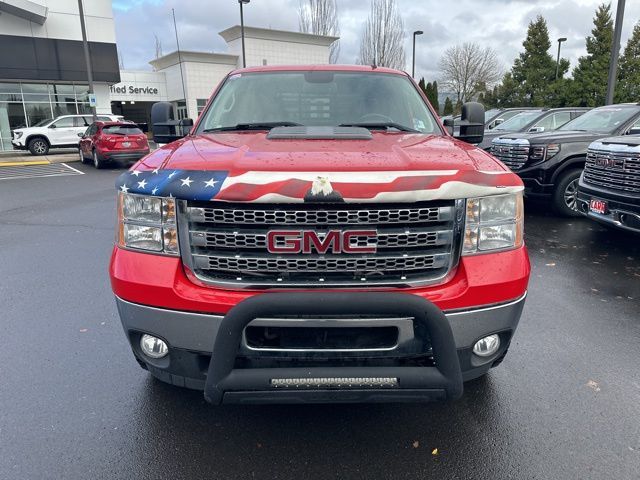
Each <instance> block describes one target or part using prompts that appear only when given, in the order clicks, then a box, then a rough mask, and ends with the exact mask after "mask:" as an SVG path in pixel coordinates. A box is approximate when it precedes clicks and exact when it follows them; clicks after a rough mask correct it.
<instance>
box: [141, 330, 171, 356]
mask: <svg viewBox="0 0 640 480" xmlns="http://www.w3.org/2000/svg"><path fill="white" fill-rule="evenodd" d="M140 348H141V349H142V352H143V353H144V354H145V355H146V356H147V357H151V358H162V357H164V356H165V355H166V354H167V353H169V347H167V344H166V343H164V341H162V340H160V339H159V338H157V337H154V336H152V335H147V334H146V333H145V334H144V335H142V338H141V339H140Z"/></svg>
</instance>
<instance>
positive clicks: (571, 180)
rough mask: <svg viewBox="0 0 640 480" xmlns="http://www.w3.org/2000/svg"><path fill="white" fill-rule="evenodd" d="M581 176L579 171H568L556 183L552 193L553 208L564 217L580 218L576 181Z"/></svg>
mask: <svg viewBox="0 0 640 480" xmlns="http://www.w3.org/2000/svg"><path fill="white" fill-rule="evenodd" d="M581 174H582V170H581V169H577V168H576V169H574V170H569V171H568V172H565V173H564V174H562V176H561V177H560V178H559V180H558V181H557V182H556V189H555V191H554V192H553V208H554V210H555V211H556V212H557V213H559V214H560V215H563V216H565V217H580V216H582V214H581V213H580V210H579V209H578V180H579V179H580V175H581Z"/></svg>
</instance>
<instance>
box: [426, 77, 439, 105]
mask: <svg viewBox="0 0 640 480" xmlns="http://www.w3.org/2000/svg"><path fill="white" fill-rule="evenodd" d="M429 101H430V102H431V105H433V108H434V109H435V110H436V112H439V111H440V101H439V100H438V82H437V81H436V80H434V81H433V84H432V86H431V97H429Z"/></svg>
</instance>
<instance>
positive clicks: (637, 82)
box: [616, 22, 640, 102]
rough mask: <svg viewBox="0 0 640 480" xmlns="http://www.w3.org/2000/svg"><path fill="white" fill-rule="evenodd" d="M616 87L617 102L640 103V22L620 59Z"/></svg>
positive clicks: (634, 28)
mask: <svg viewBox="0 0 640 480" xmlns="http://www.w3.org/2000/svg"><path fill="white" fill-rule="evenodd" d="M618 72H619V73H618V83H617V86H616V101H617V102H640V22H638V23H636V25H635V27H633V33H632V34H631V37H630V38H629V41H628V42H627V46H626V47H625V48H624V53H623V54H622V57H620V69H619V70H618Z"/></svg>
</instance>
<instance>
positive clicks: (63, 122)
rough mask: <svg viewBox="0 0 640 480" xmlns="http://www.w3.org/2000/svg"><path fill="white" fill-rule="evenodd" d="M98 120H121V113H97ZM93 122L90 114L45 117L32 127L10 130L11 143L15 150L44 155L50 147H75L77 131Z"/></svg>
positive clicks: (84, 129) (76, 145) (122, 118)
mask: <svg viewBox="0 0 640 480" xmlns="http://www.w3.org/2000/svg"><path fill="white" fill-rule="evenodd" d="M97 118H98V121H102V122H118V121H123V120H124V117H122V116H121V115H98V116H97ZM92 123H93V117H92V116H91V115H62V116H60V117H56V118H47V119H45V120H42V121H41V122H38V123H36V124H35V125H33V126H32V127H26V128H16V129H15V130H12V131H11V144H12V145H13V148H15V149H16V150H29V151H30V152H31V155H46V154H47V153H49V149H50V148H77V147H78V142H80V137H79V136H78V134H79V133H84V132H85V131H86V130H87V127H88V126H89V125H91V124H92Z"/></svg>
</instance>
